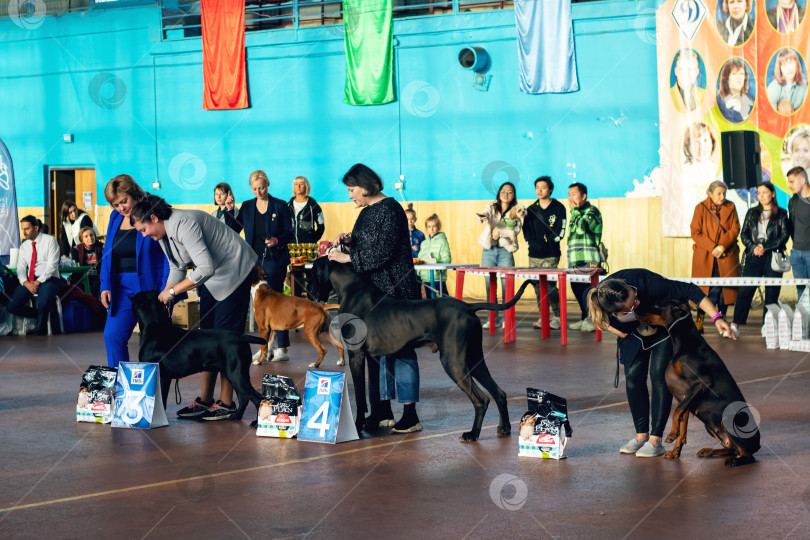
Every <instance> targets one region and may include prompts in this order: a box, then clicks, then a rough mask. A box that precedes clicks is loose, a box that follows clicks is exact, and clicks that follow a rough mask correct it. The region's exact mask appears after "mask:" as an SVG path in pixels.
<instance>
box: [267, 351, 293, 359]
mask: <svg viewBox="0 0 810 540" xmlns="http://www.w3.org/2000/svg"><path fill="white" fill-rule="evenodd" d="M289 359H290V355H288V354H287V353H286V352H284V351H283V350H282V349H276V350H275V351H273V359H272V360H270V361H271V362H286V361H287V360H289Z"/></svg>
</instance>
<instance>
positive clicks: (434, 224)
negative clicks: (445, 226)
mask: <svg viewBox="0 0 810 540" xmlns="http://www.w3.org/2000/svg"><path fill="white" fill-rule="evenodd" d="M425 230H426V231H427V233H428V235H427V238H425V240H424V241H423V242H422V246H421V248H420V249H419V258H420V259H422V260H423V261H425V262H427V263H428V264H436V263H438V264H450V262H451V259H452V257H451V255H450V242H448V241H447V236H445V234H444V233H443V232H441V230H442V222H441V221H440V220H439V216H437V215H436V214H433V215H432V216H430V217H429V218H427V219H426V220H425ZM417 273H418V274H419V278H420V279H421V280H422V283H424V285H425V298H436V291H434V290H432V289H431V288H430V285H429V284H430V270H419V271H418V272H417ZM433 278H434V280H435V282H436V286H437V287H438V288H439V290H440V291H441V295H442V296H447V271H446V270H434V271H433Z"/></svg>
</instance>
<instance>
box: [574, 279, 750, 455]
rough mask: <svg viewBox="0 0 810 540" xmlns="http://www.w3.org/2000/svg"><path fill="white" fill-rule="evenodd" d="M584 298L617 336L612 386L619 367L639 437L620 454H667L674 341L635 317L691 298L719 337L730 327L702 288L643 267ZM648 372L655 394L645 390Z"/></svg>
mask: <svg viewBox="0 0 810 540" xmlns="http://www.w3.org/2000/svg"><path fill="white" fill-rule="evenodd" d="M585 295H586V297H587V301H588V312H589V313H590V314H591V318H592V319H593V325H594V326H595V327H598V328H601V329H603V330H607V331H608V332H610V333H612V334H615V335H617V336H618V337H619V339H617V340H616V345H617V346H618V351H617V352H616V380H615V382H614V386H618V385H619V363H621V364H622V365H623V366H624V379H625V385H626V387H627V403H628V404H629V405H630V415H631V416H632V417H633V425H634V426H635V430H636V436H635V437H634V438H632V439H630V441H628V442H627V444H625V445H624V446H622V447H621V448H620V449H619V452H621V453H622V454H635V455H636V457H656V456H660V455H662V454H663V453H664V452H665V449H664V445H663V444H662V441H661V439H662V437H663V435H664V427H666V424H667V419H668V417H669V411H670V408H671V407H672V394H671V393H670V392H669V388H667V383H666V379H665V373H666V370H667V366H668V365H669V362H670V361H671V360H672V340H670V339H669V334H668V333H667V330H666V328H663V327H658V326H643V325H641V324H640V323H639V322H638V321H637V320H636V313H637V312H638V313H646V312H648V310H649V308H650V307H651V306H653V305H655V304H656V303H657V302H661V301H663V300H674V299H679V300H684V301H686V300H691V301H692V302H694V303H695V305H697V306H698V307H699V308H700V309H702V310H703V311H705V312H706V315H707V316H709V317H711V320H712V321H713V322H714V324H715V326H716V328H717V330H718V331H719V332H720V333H723V332H728V331H729V326H728V323H727V322H726V321H725V320H724V319H723V315H722V313H720V312H719V311H717V307H716V306H715V305H714V304H713V303H712V301H711V300H709V298H708V297H707V296H706V295H705V294H704V293H703V291H701V290H700V288H699V287H697V286H695V285H692V284H691V283H685V282H681V281H673V280H670V279H666V278H665V277H663V276H660V275H658V274H656V273H653V272H650V271H649V270H645V269H643V268H629V269H627V270H620V271H619V272H615V273H613V274H612V275H611V276H610V278H608V279H606V280H604V281H603V282H601V283H600V284H599V285H597V286H596V287H591V288H589V289H588V290H587V291H586V292H585ZM732 339H736V337H732ZM648 373H649V375H650V387H651V388H652V395H650V392H649V391H648V390H647V374H648Z"/></svg>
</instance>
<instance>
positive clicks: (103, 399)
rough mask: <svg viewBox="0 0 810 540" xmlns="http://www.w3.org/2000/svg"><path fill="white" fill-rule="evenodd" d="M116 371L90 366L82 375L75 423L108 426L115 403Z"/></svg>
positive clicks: (105, 367) (109, 368)
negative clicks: (92, 423)
mask: <svg viewBox="0 0 810 540" xmlns="http://www.w3.org/2000/svg"><path fill="white" fill-rule="evenodd" d="M117 373H118V370H117V369H115V368H111V367H107V366H90V367H89V368H87V371H85V372H84V375H82V383H81V385H79V398H78V401H77V403H76V421H77V422H94V423H96V424H109V423H110V422H112V405H113V403H114V402H115V377H116V375H117Z"/></svg>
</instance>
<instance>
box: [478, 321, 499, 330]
mask: <svg viewBox="0 0 810 540" xmlns="http://www.w3.org/2000/svg"><path fill="white" fill-rule="evenodd" d="M481 328H483V329H484V330H489V321H487V322H485V323H484V324H483V325H481ZM495 328H496V329H497V328H503V321H497V322H496V323H495Z"/></svg>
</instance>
